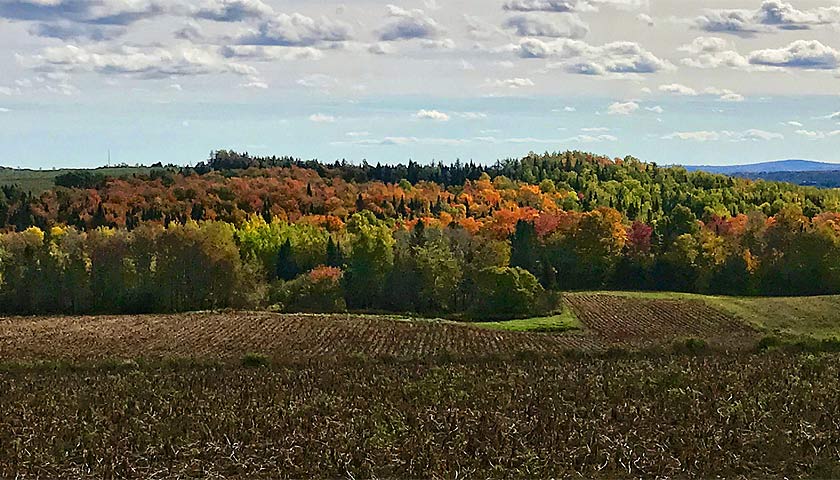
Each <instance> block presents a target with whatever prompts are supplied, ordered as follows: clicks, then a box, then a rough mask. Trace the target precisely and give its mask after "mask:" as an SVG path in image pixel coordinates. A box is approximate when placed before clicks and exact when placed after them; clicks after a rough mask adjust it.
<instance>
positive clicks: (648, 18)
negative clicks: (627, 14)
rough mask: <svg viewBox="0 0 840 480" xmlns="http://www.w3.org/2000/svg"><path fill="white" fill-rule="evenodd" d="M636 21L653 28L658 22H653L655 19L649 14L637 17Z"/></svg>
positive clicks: (641, 14)
mask: <svg viewBox="0 0 840 480" xmlns="http://www.w3.org/2000/svg"><path fill="white" fill-rule="evenodd" d="M636 20H638V21H640V22H642V23H644V24H645V25H647V26H648V27H653V26H655V25H656V22H655V21H654V20H653V17H651V16H650V15H648V14H647V13H640V14H638V15H636Z"/></svg>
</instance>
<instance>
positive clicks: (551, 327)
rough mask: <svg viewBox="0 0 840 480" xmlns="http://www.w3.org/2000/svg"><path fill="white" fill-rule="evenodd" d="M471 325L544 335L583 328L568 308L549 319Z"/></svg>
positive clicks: (539, 318) (527, 319) (535, 318)
mask: <svg viewBox="0 0 840 480" xmlns="http://www.w3.org/2000/svg"><path fill="white" fill-rule="evenodd" d="M472 325H476V326H479V327H482V328H490V329H494V330H506V331H509V332H545V333H559V332H567V331H570V330H580V329H581V328H583V325H582V324H581V323H580V321H579V320H578V319H577V317H575V315H574V314H573V313H572V312H571V310H569V309H568V308H565V309H563V312H561V313H559V314H557V315H553V316H551V317H533V318H523V319H519V320H507V321H503V322H479V323H473V324H472Z"/></svg>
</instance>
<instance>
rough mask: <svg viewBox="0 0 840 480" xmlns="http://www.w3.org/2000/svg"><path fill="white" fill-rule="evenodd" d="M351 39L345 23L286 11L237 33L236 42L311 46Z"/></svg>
mask: <svg viewBox="0 0 840 480" xmlns="http://www.w3.org/2000/svg"><path fill="white" fill-rule="evenodd" d="M351 39H352V29H351V28H350V26H349V25H347V24H346V23H344V22H340V21H336V20H330V19H328V18H326V17H321V18H319V19H315V18H311V17H307V16H306V15H301V14H299V13H293V14H291V15H287V14H285V13H283V14H280V15H277V16H276V17H274V18H272V19H270V20H267V21H264V22H262V23H261V24H260V25H259V27H258V28H257V30H256V31H250V32H248V33H246V34H244V35H240V36H239V37H238V38H237V39H236V42H235V43H237V44H239V45H273V46H282V47H313V46H319V45H324V44H330V43H336V42H345V41H348V40H351Z"/></svg>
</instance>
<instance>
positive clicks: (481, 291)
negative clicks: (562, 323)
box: [473, 267, 550, 317]
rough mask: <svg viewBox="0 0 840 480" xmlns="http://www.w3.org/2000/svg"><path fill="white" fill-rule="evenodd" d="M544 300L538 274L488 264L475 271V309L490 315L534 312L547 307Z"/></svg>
mask: <svg viewBox="0 0 840 480" xmlns="http://www.w3.org/2000/svg"><path fill="white" fill-rule="evenodd" d="M547 303H549V302H548V301H547V298H546V295H545V290H543V287H542V286H541V285H540V282H539V281H538V280H537V277H535V276H534V275H533V274H531V272H529V271H527V270H525V269H523V268H519V267H490V268H485V269H483V270H481V271H479V272H478V274H477V275H476V278H475V303H474V307H473V309H474V311H475V312H476V313H481V314H482V315H484V316H490V317H493V316H499V317H510V316H516V315H536V314H540V313H546V312H547V311H548V310H550V306H549V305H547Z"/></svg>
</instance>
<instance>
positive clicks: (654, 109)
mask: <svg viewBox="0 0 840 480" xmlns="http://www.w3.org/2000/svg"><path fill="white" fill-rule="evenodd" d="M645 110H647V111H648V112H653V113H656V114H659V115H661V114H663V113H665V109H664V108H662V107H661V106H660V105H655V106H653V107H645Z"/></svg>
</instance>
